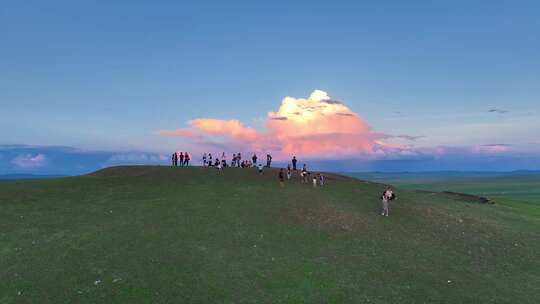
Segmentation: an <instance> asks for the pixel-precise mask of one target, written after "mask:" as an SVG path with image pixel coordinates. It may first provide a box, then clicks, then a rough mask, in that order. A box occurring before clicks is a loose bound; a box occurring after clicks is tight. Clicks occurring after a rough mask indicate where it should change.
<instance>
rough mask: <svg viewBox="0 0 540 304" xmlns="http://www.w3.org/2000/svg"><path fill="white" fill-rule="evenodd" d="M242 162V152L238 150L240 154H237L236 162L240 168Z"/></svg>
mask: <svg viewBox="0 0 540 304" xmlns="http://www.w3.org/2000/svg"><path fill="white" fill-rule="evenodd" d="M241 162H242V154H240V152H238V154H236V164H237V165H238V168H240V166H241Z"/></svg>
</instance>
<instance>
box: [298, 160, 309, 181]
mask: <svg viewBox="0 0 540 304" xmlns="http://www.w3.org/2000/svg"><path fill="white" fill-rule="evenodd" d="M300 176H301V177H302V183H307V182H308V179H307V178H308V172H307V167H306V164H304V167H302V172H300Z"/></svg>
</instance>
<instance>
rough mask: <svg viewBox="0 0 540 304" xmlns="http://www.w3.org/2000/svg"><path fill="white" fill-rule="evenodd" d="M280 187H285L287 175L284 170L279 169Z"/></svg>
mask: <svg viewBox="0 0 540 304" xmlns="http://www.w3.org/2000/svg"><path fill="white" fill-rule="evenodd" d="M279 185H280V186H281V187H283V186H285V173H284V172H283V168H281V169H279Z"/></svg>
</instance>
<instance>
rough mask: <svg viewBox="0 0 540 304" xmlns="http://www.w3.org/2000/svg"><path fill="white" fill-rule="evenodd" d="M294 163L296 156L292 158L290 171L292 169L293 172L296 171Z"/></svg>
mask: <svg viewBox="0 0 540 304" xmlns="http://www.w3.org/2000/svg"><path fill="white" fill-rule="evenodd" d="M296 162H297V160H296V156H293V157H292V169H293V170H294V171H296Z"/></svg>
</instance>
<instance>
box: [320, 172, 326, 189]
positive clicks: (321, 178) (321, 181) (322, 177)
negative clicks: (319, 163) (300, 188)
mask: <svg viewBox="0 0 540 304" xmlns="http://www.w3.org/2000/svg"><path fill="white" fill-rule="evenodd" d="M324 180H325V178H324V175H323V174H322V173H321V174H319V184H320V185H321V187H322V186H324Z"/></svg>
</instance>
